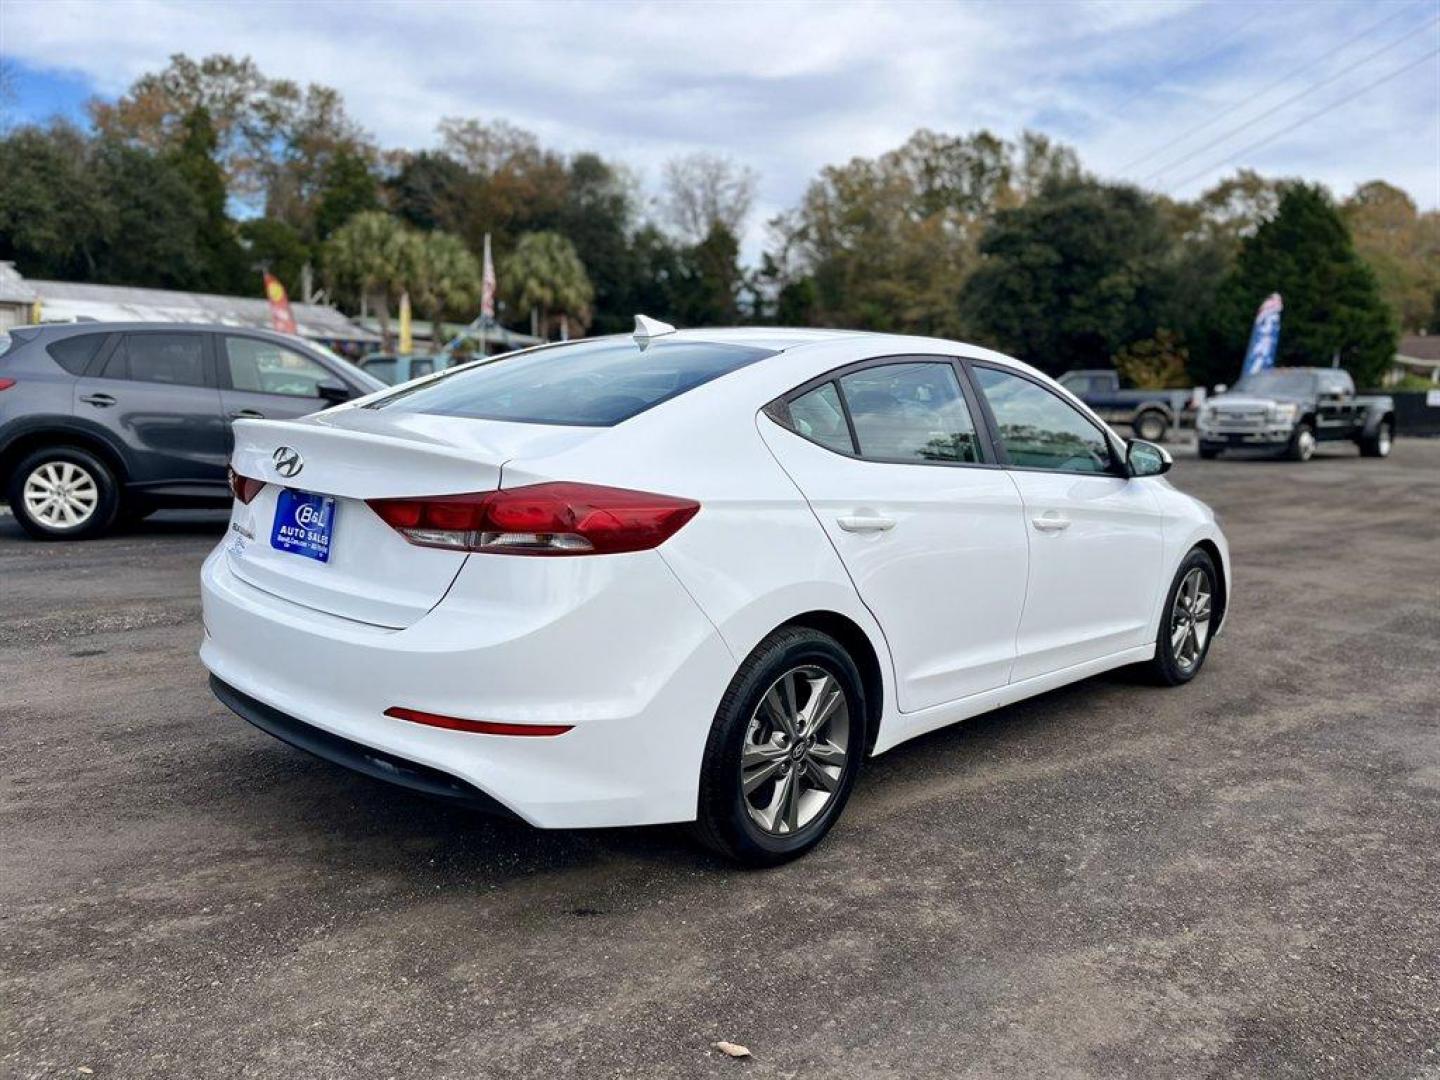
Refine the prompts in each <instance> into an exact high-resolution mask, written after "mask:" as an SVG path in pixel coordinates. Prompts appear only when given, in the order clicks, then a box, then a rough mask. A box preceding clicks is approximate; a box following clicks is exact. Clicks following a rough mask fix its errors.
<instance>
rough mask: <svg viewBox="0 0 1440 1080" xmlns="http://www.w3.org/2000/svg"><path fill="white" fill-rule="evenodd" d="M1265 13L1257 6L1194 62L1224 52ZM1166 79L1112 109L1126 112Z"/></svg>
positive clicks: (1136, 92) (1211, 57) (1211, 58)
mask: <svg viewBox="0 0 1440 1080" xmlns="http://www.w3.org/2000/svg"><path fill="white" fill-rule="evenodd" d="M1264 14H1267V12H1266V10H1265V8H1264V7H1263V6H1262V7H1260V8H1257V9H1256V10H1255V11H1252V12H1251V13H1250V17H1249V18H1247V19H1244V20H1242V21H1241V23H1240V24H1239V25H1238V26H1236V27H1235V28H1234V29H1233V30H1231V31H1230V33H1229V34H1227V35H1226V36H1225V37H1224V38H1222V39H1221V41H1220V44H1219V45H1217V46H1215V48H1213V49H1211V50H1210V51H1209V52H1208V53H1206V54H1205V55H1204V56H1202V57H1200V59H1199V60H1195V61H1192V63H1193V64H1205V63H1208V62H1209V61H1211V60H1214V59H1215V57H1217V56H1219V55H1220V54H1221V53H1222V52H1224V51H1225V50H1226V49H1228V48H1229V47H1230V46H1231V45H1232V44H1233V43H1234V42H1236V41H1238V40H1239V39H1240V35H1241V34H1242V33H1244V32H1245V31H1246V30H1248V29H1249V28H1250V24H1251V23H1253V22H1255V21H1256V20H1257V19H1259V18H1260V16H1261V15H1264ZM1164 81H1165V80H1164V79H1163V78H1162V79H1157V80H1156V81H1155V82H1153V83H1150V84H1149V85H1148V86H1146V87H1145V88H1144V89H1143V90H1136V91H1135V92H1134V93H1133V94H1131V95H1130V96H1129V97H1127V98H1126V99H1125V100H1124V101H1122V102H1120V104H1119V105H1116V106H1115V108H1114V109H1112V110H1111V111H1112V112H1117V113H1118V112H1124V111H1125V110H1126V109H1127V108H1129V107H1130V106H1131V105H1132V104H1134V103H1135V102H1136V101H1139V100H1140V99H1141V98H1142V97H1144V96H1145V95H1146V94H1148V93H1150V91H1152V90H1154V89H1156V88H1158V87H1159V85H1160V84H1161V83H1162V82H1164Z"/></svg>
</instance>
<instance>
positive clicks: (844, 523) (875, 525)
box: [835, 514, 895, 532]
mask: <svg viewBox="0 0 1440 1080" xmlns="http://www.w3.org/2000/svg"><path fill="white" fill-rule="evenodd" d="M835 524H837V525H839V526H840V528H842V529H844V530H845V531H846V532H888V531H889V530H890V529H893V528H894V527H895V521H894V519H892V518H887V517H880V516H879V515H877V514H848V515H846V516H844V517H838V518H836V519H835Z"/></svg>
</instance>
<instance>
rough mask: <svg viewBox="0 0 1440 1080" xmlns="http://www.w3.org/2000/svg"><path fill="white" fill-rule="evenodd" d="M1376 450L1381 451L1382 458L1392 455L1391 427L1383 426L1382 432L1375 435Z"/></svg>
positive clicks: (1381, 427)
mask: <svg viewBox="0 0 1440 1080" xmlns="http://www.w3.org/2000/svg"><path fill="white" fill-rule="evenodd" d="M1375 449H1377V450H1379V451H1380V456H1381V457H1388V456H1389V455H1390V425H1389V424H1381V425H1380V430H1379V431H1378V432H1376V434H1375Z"/></svg>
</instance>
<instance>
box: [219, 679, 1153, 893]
mask: <svg viewBox="0 0 1440 1080" xmlns="http://www.w3.org/2000/svg"><path fill="white" fill-rule="evenodd" d="M1140 681H1141V680H1140V678H1139V677H1138V676H1137V675H1136V674H1134V673H1132V672H1130V671H1128V670H1122V671H1119V672H1111V673H1107V674H1105V675H1100V676H1097V677H1095V678H1092V679H1087V680H1085V681H1083V682H1080V683H1075V684H1072V685H1069V686H1065V687H1061V688H1059V689H1057V690H1053V691H1050V692H1049V693H1046V694H1043V695H1040V696H1038V697H1035V698H1031V699H1028V700H1026V701H1024V702H1020V703H1018V704H1016V705H1012V706H1007V707H1005V708H1001V709H997V710H994V711H992V712H989V713H985V714H982V715H980V716H977V717H974V718H972V719H970V720H967V721H965V722H963V723H960V724H955V725H952V726H950V727H946V728H941V729H939V730H937V731H934V732H930V733H928V734H926V735H923V736H920V737H918V738H916V739H912V740H910V741H908V742H906V743H904V744H902V745H901V746H898V747H896V748H895V749H893V750H890V751H888V752H887V753H885V754H884V755H882V756H881V757H879V758H873V759H869V760H867V762H866V767H865V769H864V770H863V771H862V774H861V776H860V779H859V785H858V787H857V788H856V791H855V793H854V796H853V798H852V799H851V801H850V804H849V806H847V808H846V812H845V817H844V818H843V819H842V820H841V822H840V823H839V825H838V826H837V829H836V831H835V832H834V833H832V835H831V836H830V837H829V838H827V839H826V841H825V843H824V844H823V845H822V846H821V848H819V849H818V850H817V852H816V854H814V855H812V856H810V857H811V858H816V857H819V858H824V857H825V853H826V852H827V851H828V852H830V854H831V855H836V854H840V853H841V852H838V851H837V850H836V849H837V848H839V849H841V850H842V851H843V848H844V845H846V843H847V841H846V839H845V832H846V831H847V830H846V825H847V823H851V824H863V823H864V822H865V821H866V820H867V819H868V818H871V817H873V816H874V815H876V814H879V815H882V816H883V815H884V814H885V813H886V810H885V807H886V806H887V805H891V804H904V805H910V804H913V803H916V802H923V801H924V800H925V799H926V793H927V789H929V788H931V787H934V786H935V785H936V784H937V782H938V783H944V782H945V781H947V780H949V779H951V778H952V777H953V776H954V775H955V774H956V772H960V771H964V772H968V771H971V770H972V769H976V768H989V767H991V766H992V765H994V764H995V763H996V758H997V756H998V759H999V764H1000V765H1002V766H1003V763H1004V761H1005V759H1007V758H1009V757H1012V756H1013V757H1015V758H1016V759H1029V758H1032V757H1033V756H1034V754H1035V753H1036V752H1037V750H1036V746H1035V744H1036V742H1039V743H1048V742H1049V740H1050V736H1051V734H1053V730H1052V728H1051V726H1052V725H1054V724H1058V723H1064V722H1066V721H1067V719H1073V714H1074V713H1075V712H1077V711H1081V712H1083V711H1084V710H1085V709H1086V708H1087V705H1086V698H1087V697H1095V696H1097V695H1099V694H1101V693H1104V692H1105V691H1106V689H1107V688H1108V689H1111V690H1115V691H1120V692H1124V690H1125V688H1127V687H1132V686H1134V685H1136V684H1137V683H1138V682H1140ZM219 719H220V722H230V721H233V722H234V723H235V724H236V725H240V727H241V728H242V729H244V730H245V738H246V742H245V744H244V746H243V748H242V750H241V752H240V753H238V754H237V753H234V752H233V750H232V751H230V752H226V751H225V750H223V749H222V748H221V747H218V746H216V747H215V748H214V754H213V757H211V755H209V754H205V755H204V756H206V757H211V760H209V761H197V762H196V763H195V764H196V768H197V770H198V771H199V772H201V773H206V772H210V771H212V770H213V771H214V772H215V773H216V774H219V775H223V776H224V778H225V780H224V784H223V785H220V784H216V785H202V786H201V788H199V789H198V793H197V796H198V797H200V798H203V800H204V802H205V805H204V806H203V807H201V806H195V807H193V809H195V810H197V811H199V812H201V813H204V814H207V815H213V816H215V817H218V818H223V819H225V820H226V821H228V822H229V823H231V825H232V827H241V828H243V829H244V830H245V831H247V832H252V831H253V834H252V835H249V836H246V837H245V838H244V840H243V843H245V844H246V845H250V844H252V843H254V842H257V841H262V842H268V843H274V842H275V840H276V837H277V835H280V834H284V835H286V837H287V838H286V840H284V841H283V842H282V844H281V846H282V847H283V848H284V849H285V850H286V851H287V853H289V855H290V856H291V857H298V856H304V857H306V858H313V859H314V860H315V862H316V863H317V864H321V865H325V866H333V865H334V864H335V863H336V862H337V861H340V862H343V863H344V864H345V866H346V868H347V870H348V871H349V872H351V873H354V874H359V875H360V876H362V877H363V876H365V875H366V874H368V873H374V874H376V875H379V876H385V877H393V876H395V875H397V874H398V875H400V876H402V877H405V878H409V879H411V884H412V885H415V886H416V887H424V888H430V889H438V890H442V891H444V890H448V889H459V890H462V891H463V890H466V889H477V888H491V887H495V886H497V885H500V884H504V883H505V882H506V881H507V880H512V879H517V878H521V877H524V876H527V875H531V874H534V873H537V872H542V871H544V872H566V871H570V870H575V869H578V868H584V867H593V866H596V865H602V864H610V865H612V866H613V868H614V869H616V870H617V871H619V870H621V869H623V868H626V867H629V868H631V869H634V868H636V867H637V866H638V867H648V868H651V869H654V868H661V869H663V870H665V871H666V872H671V873H702V874H710V873H721V874H725V873H733V872H735V871H736V867H735V866H734V864H732V863H730V862H729V861H728V860H725V859H723V858H721V857H719V856H716V855H714V854H712V853H710V852H708V851H706V850H704V849H703V848H701V847H700V846H699V845H698V844H697V843H695V842H694V841H693V840H692V839H691V838H690V836H689V835H688V832H687V829H686V827H685V826H683V825H656V826H646V827H625V828H611V829H561V830H548V829H538V828H534V827H532V826H530V825H527V824H525V823H524V822H521V821H518V820H511V819H507V818H500V817H493V816H490V815H487V814H483V813H480V812H477V811H473V810H469V809H466V808H463V807H456V806H453V805H450V804H447V803H444V802H441V801H438V800H434V799H429V798H426V797H425V796H423V795H418V794H416V793H413V792H409V791H406V790H404V789H402V788H398V787H394V786H392V785H389V784H386V783H383V782H381V781H377V780H372V779H370V778H367V777H363V776H359V775H356V774H353V773H350V772H348V771H347V770H345V769H344V768H342V767H340V766H337V765H334V764H332V763H330V762H327V761H322V760H320V759H316V758H313V757H310V756H309V755H307V754H305V753H303V752H302V751H299V750H295V749H292V748H291V747H288V746H286V745H284V744H281V743H278V742H275V741H273V740H271V739H270V738H269V737H268V736H265V735H262V734H261V733H259V732H255V731H250V730H248V729H245V725H244V722H243V721H241V720H240V719H239V718H238V717H233V716H231V715H230V714H228V713H225V714H223V716H221V717H219ZM227 743H229V744H230V745H231V746H232V747H233V742H232V741H230V740H227ZM1038 752H1040V753H1043V752H1044V751H1043V749H1041V750H1039V751H1038ZM980 753H983V754H984V755H985V756H986V758H987V761H986V763H985V764H984V765H983V766H981V765H977V764H976V762H975V758H976V757H977V756H978V755H979V754H980ZM306 853H308V854H306Z"/></svg>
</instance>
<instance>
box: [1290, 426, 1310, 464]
mask: <svg viewBox="0 0 1440 1080" xmlns="http://www.w3.org/2000/svg"><path fill="white" fill-rule="evenodd" d="M1314 456H1315V425H1314V424H1312V423H1310V421H1309V420H1301V421H1300V423H1298V424H1296V425H1295V430H1294V432H1293V433H1292V434H1291V435H1290V445H1289V446H1287V447H1285V457H1286V458H1287V459H1288V460H1290V461H1309V460H1310V459H1311V458H1312V457H1314Z"/></svg>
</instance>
